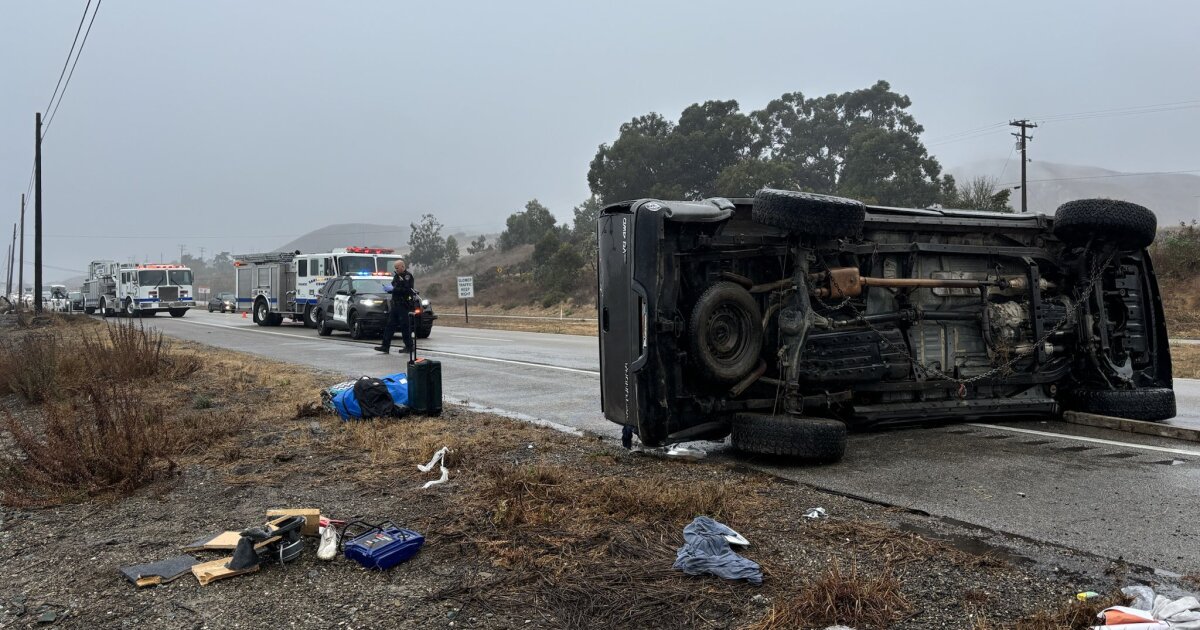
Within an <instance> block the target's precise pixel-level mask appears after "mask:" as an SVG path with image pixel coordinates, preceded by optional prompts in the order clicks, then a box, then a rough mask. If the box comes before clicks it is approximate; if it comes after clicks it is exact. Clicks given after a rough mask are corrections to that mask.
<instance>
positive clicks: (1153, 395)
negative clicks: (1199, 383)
mask: <svg viewBox="0 0 1200 630" xmlns="http://www.w3.org/2000/svg"><path fill="white" fill-rule="evenodd" d="M1064 404H1065V406H1066V408H1067V409H1070V410H1072V411H1083V412H1086V413H1095V414H1100V415H1102V416H1115V417H1117V418H1127V419H1129V420H1144V421H1146V422H1161V421H1163V420H1169V419H1171V418H1174V417H1175V390H1173V389H1169V388H1166V387H1147V388H1144V389H1117V390H1113V389H1079V390H1075V391H1073V392H1071V393H1070V394H1069V395H1068V396H1067V398H1066V400H1065V401H1064Z"/></svg>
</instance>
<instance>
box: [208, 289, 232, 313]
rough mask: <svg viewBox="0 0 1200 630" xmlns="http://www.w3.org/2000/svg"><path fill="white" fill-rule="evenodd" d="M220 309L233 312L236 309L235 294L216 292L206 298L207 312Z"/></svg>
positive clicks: (224, 311)
mask: <svg viewBox="0 0 1200 630" xmlns="http://www.w3.org/2000/svg"><path fill="white" fill-rule="evenodd" d="M213 311H221V312H222V313H233V312H236V311H237V296H236V295H234V294H232V293H218V294H216V295H214V296H213V297H211V298H209V300H208V312H209V313H211V312H213Z"/></svg>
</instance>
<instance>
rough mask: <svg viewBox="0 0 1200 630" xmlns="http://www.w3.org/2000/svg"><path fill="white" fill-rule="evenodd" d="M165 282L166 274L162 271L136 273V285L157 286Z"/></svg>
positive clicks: (147, 270)
mask: <svg viewBox="0 0 1200 630" xmlns="http://www.w3.org/2000/svg"><path fill="white" fill-rule="evenodd" d="M166 281H167V272H166V271H163V270H162V269H143V270H142V271H139V272H138V284H143V285H146V286H158V285H160V284H162V283H164V282H166Z"/></svg>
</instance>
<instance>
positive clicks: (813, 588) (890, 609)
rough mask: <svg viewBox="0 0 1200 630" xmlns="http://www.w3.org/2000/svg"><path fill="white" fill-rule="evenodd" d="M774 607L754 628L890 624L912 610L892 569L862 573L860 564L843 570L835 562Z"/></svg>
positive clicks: (868, 626)
mask: <svg viewBox="0 0 1200 630" xmlns="http://www.w3.org/2000/svg"><path fill="white" fill-rule="evenodd" d="M779 599H780V601H779V602H778V603H776V604H775V605H774V606H772V607H771V610H770V612H768V613H767V615H766V616H765V617H764V618H763V619H761V620H760V621H759V622H758V623H756V624H754V625H752V626H750V628H751V630H785V629H791V628H821V627H825V626H830V625H837V624H841V625H848V626H850V627H853V628H890V627H892V626H893V625H894V624H896V623H897V622H898V621H900V620H902V619H904V618H905V617H906V616H908V614H909V613H910V612H911V611H912V605H911V604H910V603H909V601H908V599H907V598H905V596H904V594H903V593H902V592H901V585H900V580H899V579H897V578H896V576H895V574H893V573H892V572H891V571H890V570H884V571H875V572H872V574H871V575H862V574H860V573H859V571H858V566H857V565H851V566H850V569H849V570H843V569H842V567H841V565H840V564H839V563H838V562H836V561H835V562H833V563H832V564H831V565H830V566H829V567H828V568H827V569H825V571H823V572H822V573H821V574H820V575H818V576H817V577H815V578H812V579H808V580H804V581H802V582H801V583H800V585H799V588H797V589H795V590H794V592H791V593H788V596H786V597H782V598H779Z"/></svg>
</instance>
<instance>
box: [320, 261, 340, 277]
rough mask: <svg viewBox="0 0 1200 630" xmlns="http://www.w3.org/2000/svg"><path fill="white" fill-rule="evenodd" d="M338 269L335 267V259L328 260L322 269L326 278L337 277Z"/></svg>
mask: <svg viewBox="0 0 1200 630" xmlns="http://www.w3.org/2000/svg"><path fill="white" fill-rule="evenodd" d="M337 272H338V271H337V268H336V267H334V266H333V258H332V257H330V258H326V259H325V264H324V265H323V266H322V267H321V274H322V275H326V276H333V275H337Z"/></svg>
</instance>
